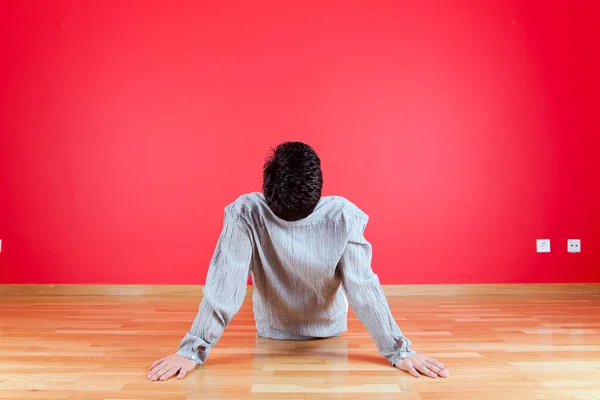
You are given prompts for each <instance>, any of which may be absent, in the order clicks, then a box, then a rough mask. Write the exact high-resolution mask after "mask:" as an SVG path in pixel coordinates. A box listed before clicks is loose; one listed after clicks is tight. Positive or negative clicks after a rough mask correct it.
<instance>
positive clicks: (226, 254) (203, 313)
mask: <svg viewBox="0 0 600 400" xmlns="http://www.w3.org/2000/svg"><path fill="white" fill-rule="evenodd" d="M251 257H252V240H251V238H250V234H249V232H248V230H247V229H246V228H245V226H244V225H242V222H240V221H239V220H238V219H237V218H236V216H234V215H232V214H231V212H230V211H228V210H226V211H225V218H224V222H223V230H222V232H221V235H220V237H219V240H218V242H217V246H216V249H215V252H214V254H213V257H212V260H211V263H210V266H209V270H208V275H207V277H206V285H205V286H204V289H203V293H204V296H203V298H202V301H201V302H200V307H199V309H198V314H197V315H196V318H195V319H194V322H193V324H192V327H191V329H190V331H189V332H187V333H186V334H185V337H184V338H183V339H182V341H181V344H180V346H179V350H178V351H177V354H179V355H181V356H183V357H186V358H189V359H192V360H194V361H196V363H197V364H203V363H204V362H205V360H206V358H207V357H208V354H209V352H210V350H211V348H212V347H213V346H214V345H215V344H216V343H217V342H218V341H219V339H220V338H221V335H222V334H223V331H224V329H225V328H226V327H227V325H228V324H229V322H230V321H231V319H232V318H233V316H234V315H235V314H237V312H238V311H239V310H240V307H241V306H242V303H243V302H244V298H245V296H246V285H247V282H248V278H249V275H250V261H251Z"/></svg>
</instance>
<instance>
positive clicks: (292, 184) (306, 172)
mask: <svg viewBox="0 0 600 400" xmlns="http://www.w3.org/2000/svg"><path fill="white" fill-rule="evenodd" d="M322 187H323V174H322V172H321V160H320V159H319V156H318V155H317V153H316V152H315V151H314V150H313V149H312V148H311V147H310V146H308V145H306V144H304V143H300V142H286V143H282V144H280V145H279V146H277V148H276V149H275V150H274V151H273V153H272V154H271V156H270V157H269V158H268V159H267V161H266V162H265V166H264V173H263V192H264V195H265V200H266V201H267V204H268V205H269V208H270V209H271V210H272V211H273V212H274V213H275V215H277V216H278V217H279V218H281V219H283V220H286V221H298V220H301V219H303V218H306V217H308V216H309V215H310V214H311V213H312V212H313V211H314V210H315V208H316V207H317V204H318V203H319V200H320V199H321V189H322Z"/></svg>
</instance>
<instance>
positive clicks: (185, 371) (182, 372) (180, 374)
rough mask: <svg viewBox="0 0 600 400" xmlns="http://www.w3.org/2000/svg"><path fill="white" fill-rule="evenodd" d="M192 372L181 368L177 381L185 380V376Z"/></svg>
mask: <svg viewBox="0 0 600 400" xmlns="http://www.w3.org/2000/svg"><path fill="white" fill-rule="evenodd" d="M190 371H191V370H187V369H185V368H181V370H180V371H179V375H177V379H183V378H185V375H186V374H187V373H188V372H190Z"/></svg>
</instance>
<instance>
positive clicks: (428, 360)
mask: <svg viewBox="0 0 600 400" xmlns="http://www.w3.org/2000/svg"><path fill="white" fill-rule="evenodd" d="M425 362H427V363H428V364H433V365H435V366H436V367H438V368H439V369H443V370H445V369H446V367H444V364H442V363H441V362H439V361H438V360H436V359H435V358H431V357H426V358H425Z"/></svg>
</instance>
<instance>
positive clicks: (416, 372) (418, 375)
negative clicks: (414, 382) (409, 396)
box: [406, 365, 421, 378]
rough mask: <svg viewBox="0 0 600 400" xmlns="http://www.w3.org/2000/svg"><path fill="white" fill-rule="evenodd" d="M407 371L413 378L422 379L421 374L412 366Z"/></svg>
mask: <svg viewBox="0 0 600 400" xmlns="http://www.w3.org/2000/svg"><path fill="white" fill-rule="evenodd" d="M406 371H407V372H408V373H409V374H411V375H412V376H414V377H415V378H420V377H421V374H419V372H418V371H417V370H416V369H415V367H413V366H412V365H411V366H410V367H408V369H407V370H406Z"/></svg>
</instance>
